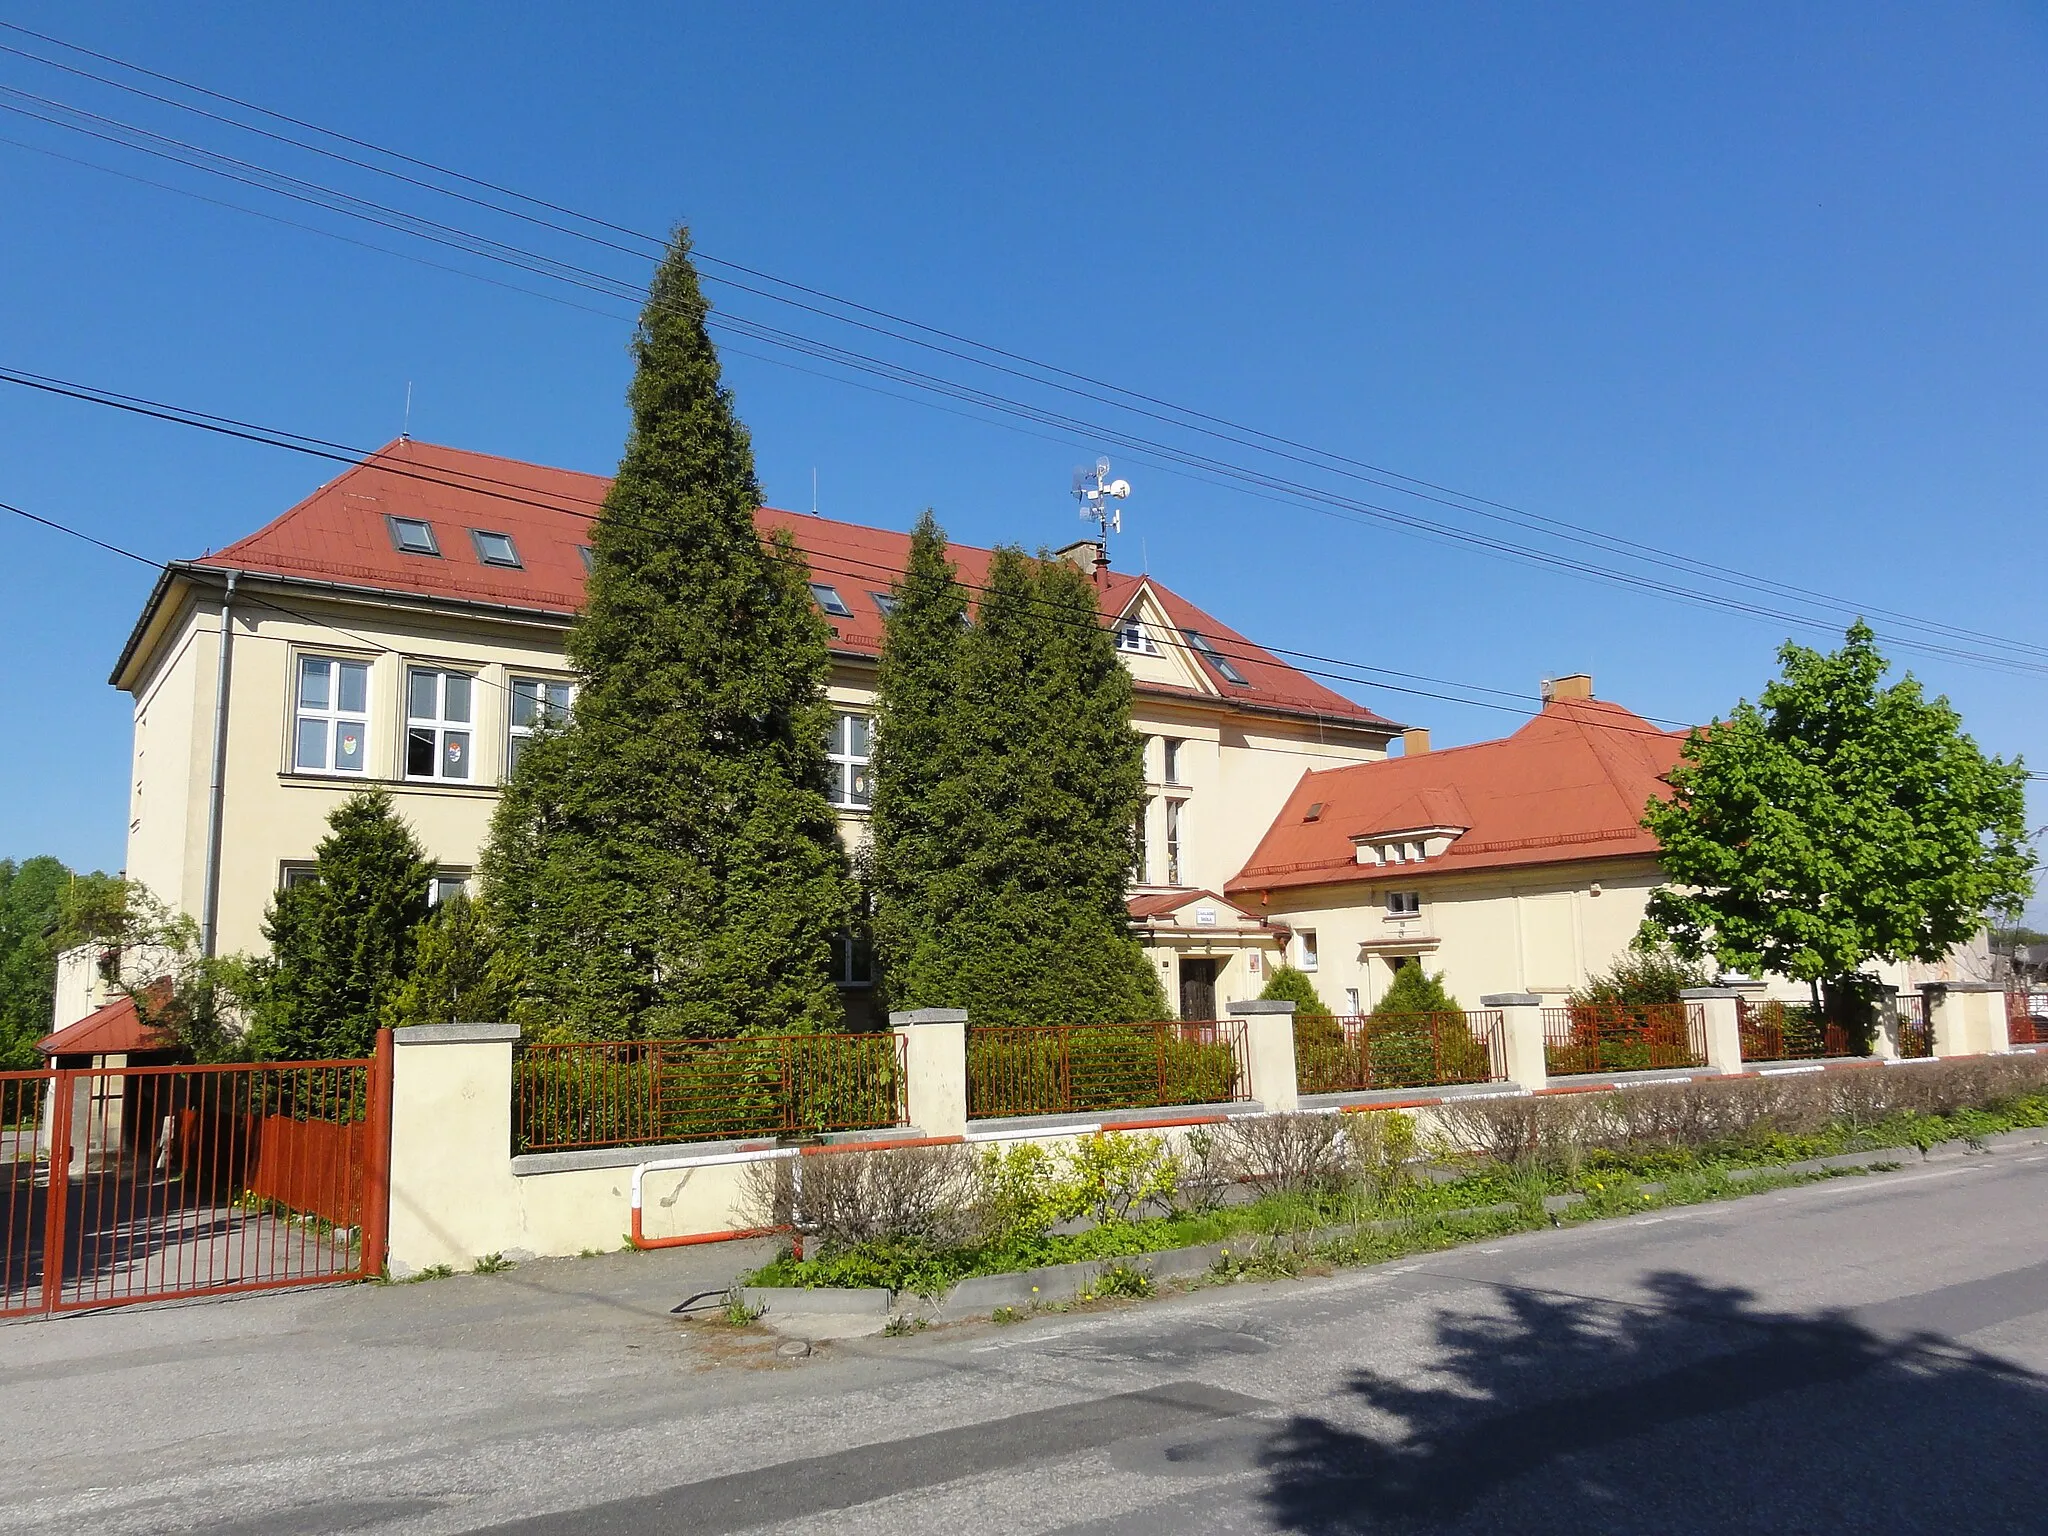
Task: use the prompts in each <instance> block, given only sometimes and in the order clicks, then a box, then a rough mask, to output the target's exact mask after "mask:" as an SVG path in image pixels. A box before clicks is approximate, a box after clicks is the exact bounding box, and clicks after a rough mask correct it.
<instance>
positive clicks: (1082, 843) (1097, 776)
mask: <svg viewBox="0 0 2048 1536" xmlns="http://www.w3.org/2000/svg"><path fill="white" fill-rule="evenodd" d="M958 645H959V663H958V667H957V671H956V682H955V688H954V698H953V717H954V726H953V729H952V731H951V732H950V733H948V734H949V736H950V750H951V751H952V753H953V754H954V763H953V766H952V767H951V769H950V771H949V773H948V776H947V784H946V788H945V791H944V793H945V795H946V796H948V797H950V798H948V799H946V800H944V801H942V804H943V805H944V807H945V808H946V810H947V811H949V812H950V813H951V819H950V820H949V821H948V822H946V823H945V825H944V828H943V835H944V836H945V837H946V838H947V839H948V840H949V842H950V847H949V848H947V849H946V850H944V853H943V856H942V857H941V858H940V859H939V860H937V862H936V867H935V870H934V873H933V876H932V879H931V885H930V891H931V895H930V896H929V898H928V899H927V900H926V902H925V904H924V910H925V913H926V914H927V915H926V917H925V922H926V925H927V929H926V934H925V936H924V937H923V938H922V940H921V941H920V942H919V943H918V945H917V946H916V947H915V949H914V951H913V955H912V962H911V965H910V968H909V972H908V974H907V975H901V976H899V977H897V978H896V979H895V981H893V982H892V988H893V989H894V990H892V993H891V997H892V1001H894V1002H897V1003H898V1004H899V1005H904V1006H944V1005H951V1006H961V1007H965V1008H966V1009H967V1010H968V1013H969V1017H970V1018H972V1019H975V1020H978V1021H979V1022H981V1023H984V1024H999V1023H1050V1022H1102V1021H1109V1020H1128V1019H1142V1018H1154V1017H1158V1016H1160V1015H1161V1014H1162V1013H1163V1012H1164V1009H1165V999H1164V997H1163V995H1162V994H1161V992H1160V989H1159V984H1158V981H1157V979H1156V978H1155V977H1154V976H1153V974H1152V969H1151V967H1150V966H1149V965H1148V964H1147V963H1146V961H1145V957H1144V952H1143V950H1142V949H1141V948H1140V947H1139V945H1138V942H1137V940H1136V939H1135V938H1134V937H1132V935H1131V932H1130V926H1129V918H1128V914H1127V911H1126V908H1125V905H1124V901H1125V892H1126V887H1127V884H1128V881H1129V878H1130V868H1131V862H1132V855H1133V851H1134V850H1133V846H1132V828H1133V826H1134V824H1135V822H1136V818H1137V810H1138V806H1139V804H1140V802H1141V799H1142V796H1143V793H1144V766H1143V760H1142V756H1141V749H1140V743H1139V739H1138V737H1137V736H1136V734H1135V733H1134V732H1133V731H1132V730H1131V681H1130V675H1129V674H1128V673H1127V672H1126V671H1125V670H1124V669H1123V666H1122V665H1121V664H1120V663H1119V662H1118V660H1117V657H1116V649H1115V643H1114V641H1113V639H1112V638H1111V636H1110V634H1109V632H1108V630H1106V629H1105V628H1104V627H1103V625H1102V622H1101V615H1100V613H1099V611H1098V609H1097V606H1096V599H1095V592H1094V588H1093V586H1092V584H1091V583H1090V581H1089V579H1088V577H1087V576H1086V575H1085V574H1083V573H1082V572H1080V571H1079V570H1077V569H1075V568H1074V567H1072V566H1070V565H1067V564H1066V563H1065V562H1063V561H1058V560H1044V561H1036V562H1034V561H1032V560H1029V559H1027V558H1026V557H1025V556H1024V555H1023V554H1022V552H1020V551H1018V550H1015V549H1002V550H998V551H996V554H995V558H994V559H993V560H992V561H991V562H990V566H989V576H988V584H987V587H986V588H985V590H984V592H983V595H982V599H981V604H980V610H979V614H978V617H977V620H976V622H975V624H974V626H973V628H972V629H970V630H968V631H967V632H966V634H965V635H964V636H963V637H962V638H961V639H960V641H959V642H958Z"/></svg>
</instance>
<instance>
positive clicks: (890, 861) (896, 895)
mask: <svg viewBox="0 0 2048 1536" xmlns="http://www.w3.org/2000/svg"><path fill="white" fill-rule="evenodd" d="M966 619H967V593H966V590H965V589H964V588H963V587H962V586H961V585H960V584H959V582H958V581H956V580H955V579H954V571H953V564H952V562H951V561H950V560H948V559H947V558H946V535H945V531H944V530H943V529H941V528H940V527H939V524H938V521H937V519H936V518H934V517H933V516H932V514H931V512H930V511H929V510H927V511H926V512H925V514H924V515H923V516H922V517H920V518H919V519H918V520H917V527H916V529H915V530H914V531H913V532H912V533H911V536H910V560H909V563H908V565H907V566H906V567H905V569H904V573H903V580H902V582H901V584H899V585H898V587H897V588H896V601H895V607H894V608H893V610H892V611H891V612H890V614H889V618H888V622H887V623H886V625H884V627H883V632H882V656H881V666H880V670H879V673H878V676H877V679H876V687H875V742H874V761H873V771H874V778H873V782H874V786H875V787H874V802H873V806H872V809H871V811H870V813H869V818H868V828H869V837H870V842H869V845H868V856H867V870H866V875H867V882H868V886H869V889H870V891H871V892H872V894H873V897H874V908H875V910H874V932H875V959H876V963H877V968H878V970H879V972H880V975H881V978H882V984H883V988H884V991H885V993H886V994H887V995H888V996H889V997H890V999H891V1000H892V1002H893V1001H895V1000H896V999H897V998H898V996H899V993H900V990H901V989H900V988H899V987H898V986H897V984H896V983H895V982H893V981H892V980H891V978H892V977H901V978H904V979H905V980H906V981H907V980H908V978H909V977H911V976H912V975H913V974H916V972H917V971H918V969H919V961H918V958H917V956H918V950H919V948H920V946H921V945H926V944H929V943H930V941H931V938H932V932H933V913H932V911H931V901H932V898H933V895H934V891H933V882H934V880H935V879H936V877H937V876H938V874H939V872H940V871H941V870H942V869H944V868H945V866H946V864H947V862H948V861H949V860H950V859H951V857H952V856H953V847H954V843H955V840H956V837H957V834H958V831H959V823H960V807H959V803H958V802H959V796H958V793H957V774H958V768H959V749H958V743H957V742H956V741H955V739H954V736H955V730H956V725H957V721H956V718H955V710H954V705H955V700H956V688H957V684H958V674H959V665H960V643H961V638H962V634H963V631H964V628H965V624H966Z"/></svg>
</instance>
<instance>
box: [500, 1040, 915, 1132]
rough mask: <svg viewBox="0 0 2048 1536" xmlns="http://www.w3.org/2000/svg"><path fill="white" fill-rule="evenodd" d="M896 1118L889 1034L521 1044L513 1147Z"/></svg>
mask: <svg viewBox="0 0 2048 1536" xmlns="http://www.w3.org/2000/svg"><path fill="white" fill-rule="evenodd" d="M906 1119H908V1115H907V1113H906V1110H905V1104H904V1055H903V1042H902V1041H901V1039H899V1038H898V1037H897V1036H896V1035H894V1034H860V1035H854V1034H835V1035H752V1036H742V1037H740V1038H738V1039H733V1040H632V1041H623V1040H603V1041H578V1042H575V1043H572V1044H567V1045H529V1046H526V1047H524V1048H523V1049H522V1050H521V1051H520V1053H519V1056H518V1058H517V1060H516V1061H515V1062H514V1064H513V1120H512V1144H513V1150H514V1151H515V1152H563V1151H571V1150H575V1149H578V1148H589V1147H631V1146H655V1145H660V1144H662V1143H665V1142H682V1141H722V1140H727V1139H732V1138H739V1137H747V1136H794V1135H803V1134H807V1133H818V1132H824V1131H863V1130H876V1129H881V1128H885V1127H888V1126H893V1125H901V1124H903V1123H904V1121H905V1120H906Z"/></svg>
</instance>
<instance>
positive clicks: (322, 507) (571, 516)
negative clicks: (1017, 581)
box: [191, 441, 1391, 727]
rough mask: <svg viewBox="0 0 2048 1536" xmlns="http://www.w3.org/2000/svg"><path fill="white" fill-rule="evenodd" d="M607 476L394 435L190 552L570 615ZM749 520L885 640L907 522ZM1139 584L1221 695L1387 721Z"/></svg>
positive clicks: (1117, 606)
mask: <svg viewBox="0 0 2048 1536" xmlns="http://www.w3.org/2000/svg"><path fill="white" fill-rule="evenodd" d="M610 483H611V482H610V481H609V480H607V479H606V478H605V477H603V476H601V475H587V474H581V473H578V472H576V471H574V470H566V469H547V468H543V467H541V466H540V465H536V464H526V463H522V462H520V461H519V460H517V459H501V458H496V457H494V456H492V455H489V454H481V453H471V452H468V451H467V450H464V449H459V448H443V447H437V446H435V445H433V444H430V443H418V442H407V441H399V442H394V443H389V444H387V445H385V446H384V447H383V448H380V449H378V450H377V452H375V453H373V454H371V455H370V456H369V458H367V459H365V460H364V461H363V462H362V463H360V464H357V465H352V466H351V467H349V468H348V469H346V470H344V471H343V472H342V473H341V474H340V475H338V476H337V477H336V478H335V479H333V480H332V481H330V482H328V483H327V484H326V485H323V486H322V487H320V489H319V490H317V491H315V492H314V493H313V494H312V495H311V496H308V497H307V498H306V499H305V500H304V501H302V502H300V503H299V504H298V505H297V506H295V507H293V508H292V509H291V510H290V511H288V512H286V513H285V514H284V515H283V516H281V517H279V518H277V519H276V520H275V521H273V522H271V523H270V524H268V525H267V526H265V527H263V528H261V529H258V530H257V531H256V532H255V533H252V534H250V535H249V536H248V537H247V538H244V539H240V540H237V541H236V542H235V543H233V544H230V545H229V546H228V547H227V548H226V549H223V550H220V551H219V552H218V553H215V554H212V555H208V556H206V557H205V558H203V559H200V560H196V561H193V562H191V563H192V564H194V565H199V566H211V567H215V568H219V569H233V570H238V571H245V572H260V573H266V574H269V575H274V576H281V577H293V578H298V579H300V580H312V581H320V582H324V583H328V584H332V585H337V586H346V587H358V588H363V589H368V590H374V591H379V592H398V593H406V594H410V595H413V596H417V597H423V598H429V599H432V598H441V599H447V600H454V601H460V602H470V603H488V604H498V605H503V606H505V607H509V608H516V609H520V610H524V611H528V612H538V613H544V614H549V615H556V616H562V617H566V616H568V615H571V614H573V613H574V612H575V611H576V610H577V608H578V607H580V606H581V604H582V601H583V577H584V570H583V556H582V554H581V552H580V547H581V546H583V545H586V544H588V543H589V542H590V533H589V527H590V519H591V518H592V517H593V516H595V515H596V513H597V511H598V509H599V507H600V506H601V505H602V504H603V501H604V495H605V491H606V489H607V487H608V486H609V485H610ZM390 516H397V517H408V518H419V519H422V520H424V521H426V522H428V523H430V524H432V525H433V528H434V533H435V536H436V541H437V542H438V544H439V545H440V550H441V553H440V555H439V557H438V558H436V557H434V556H428V555H410V554H405V553H402V552H401V551H400V550H399V549H398V548H397V547H396V545H395V544H394V543H393V541H392V537H391V532H390V528H389V525H388V524H387V523H386V521H385V519H386V518H387V517H390ZM758 522H759V525H760V527H761V528H762V529H763V530H764V531H769V530H784V531H786V532H787V533H788V534H789V536H790V538H791V540H792V541H793V542H794V543H795V544H796V546H797V548H798V549H799V550H801V551H802V552H803V554H804V556H805V558H806V559H807V560H808V561H809V562H810V564H811V568H812V576H813V579H814V580H816V581H819V582H823V583H828V584H830V585H831V586H833V587H836V588H837V589H838V591H839V593H840V596H841V597H842V598H843V599H844V600H845V602H846V606H847V607H848V608H850V609H851V610H852V613H851V615H850V616H849V617H837V616H834V617H832V618H831V620H830V622H831V623H832V625H833V627H834V630H835V632H836V636H837V638H836V640H835V642H834V644H835V648H836V649H838V650H840V651H843V652H846V653H849V654H853V655H860V656H872V655H874V654H875V653H876V652H877V651H878V650H879V648H880V646H881V640H882V613H881V610H880V609H879V608H878V607H876V605H875V602H874V597H873V595H872V594H874V593H878V592H879V593H884V594H886V593H887V592H888V591H889V590H890V588H891V586H892V585H893V584H894V582H895V580H896V578H897V576H898V574H899V573H900V572H901V571H902V569H903V566H904V564H905V562H906V560H907V559H908V556H909V549H910V535H909V534H907V533H897V532H894V531H892V530H889V529H882V528H868V527H864V526H862V525H860V524H858V523H842V522H835V521H833V520H832V519H830V518H823V517H809V516H805V515H803V514H801V513H796V512H779V511H775V510H773V509H772V508H763V509H762V510H761V512H760V514H759V517H758ZM472 529H480V530H484V531H488V532H493V533H504V534H509V535H510V536H511V538H512V541H513V543H514V545H515V546H516V548H517V550H518V554H519V558H520V561H521V567H520V568H519V569H516V570H515V569H512V568H510V567H504V566H492V565H486V564H484V563H483V561H482V560H481V558H480V557H479V556H478V553H477V550H476V548H475V546H474V544H473V543H472V541H471V539H470V531H471V530H472ZM951 553H952V558H953V561H954V563H955V564H956V565H957V566H958V567H959V570H960V579H961V580H962V581H963V582H965V583H966V584H967V585H969V586H970V587H978V586H981V585H983V584H985V582H986V579H987V575H988V562H989V556H990V551H988V550H985V549H976V548H974V547H972V546H970V545H964V544H955V545H953V546H952V551H951ZM1140 587H1149V589H1150V590H1151V592H1152V593H1153V595H1154V596H1155V597H1156V598H1157V599H1158V601H1159V604H1160V606H1161V607H1162V608H1163V609H1164V610H1165V612H1166V615H1167V617H1168V618H1169V619H1171V620H1172V622H1173V623H1174V624H1175V626H1177V627H1179V628H1183V629H1193V630H1197V631H1199V632H1200V633H1202V634H1203V635H1204V636H1205V637H1207V638H1208V639H1209V640H1210V641H1212V642H1213V643H1214V644H1215V645H1216V646H1217V647H1218V648H1219V649H1221V650H1222V651H1223V652H1224V653H1225V654H1226V655H1228V656H1229V658H1230V659H1231V661H1232V662H1233V663H1234V664H1235V665H1236V666H1237V668H1238V670H1239V671H1240V672H1241V673H1243V675H1244V677H1245V679H1246V683H1247V684H1248V686H1240V685H1237V684H1233V683H1231V682H1229V681H1227V680H1226V679H1224V678H1223V677H1222V676H1221V675H1220V674H1218V673H1217V672H1216V671H1215V670H1214V668H1213V666H1212V664H1211V663H1209V662H1208V661H1207V660H1201V661H1199V663H1198V664H1199V665H1200V666H1201V667H1202V669H1203V670H1204V671H1205V672H1206V673H1207V675H1208V677H1209V680H1210V681H1211V683H1213V684H1214V685H1215V687H1216V689H1217V691H1218V693H1219V694H1221V696H1222V697H1223V698H1224V699H1225V700H1227V701H1232V702H1239V703H1243V704H1246V705H1250V706H1252V707H1255V708H1261V709H1270V710H1278V711H1281V712H1283V713H1288V714H1308V715H1316V716H1321V717H1326V718H1333V719H1338V720H1344V721H1349V722H1355V723H1357V724H1361V725H1378V726H1389V727H1390V726H1391V722H1389V721H1387V720H1386V719H1385V718H1384V717H1382V716H1380V715H1377V714H1375V713H1374V712H1373V711H1371V710H1369V709H1367V708H1365V707H1364V706H1363V705H1361V704H1356V703H1353V702H1352V701H1351V700H1349V699H1347V698H1344V697H1343V696H1342V695H1340V694H1338V693H1335V692H1333V691H1332V690H1330V689H1328V688H1325V687H1324V686H1322V684H1320V683H1318V682H1316V681H1315V680H1314V679H1313V678H1310V677H1308V676H1306V675H1304V674H1303V673H1301V672H1300V671H1298V670H1296V669H1295V668H1293V667H1291V666H1288V665H1287V664H1286V663H1285V662H1282V661H1281V660H1279V659H1278V658H1277V657H1274V656H1272V655H1270V654H1269V653H1268V652H1266V651H1264V650H1262V649H1260V648H1259V647H1258V646H1255V645H1253V644H1252V643H1251V642H1250V641H1248V640H1246V639H1245V638H1244V637H1243V636H1242V635H1240V634H1238V633H1237V632H1236V631H1235V630H1233V629H1231V628H1230V627H1229V626H1228V625H1226V624H1223V623H1220V622H1219V621H1217V620H1216V619H1215V618H1213V617H1212V616H1210V615H1209V614H1207V613H1205V612H1203V611H1202V610H1201V609H1199V608H1197V607H1195V606H1194V605H1193V604H1192V603H1189V602H1186V601H1185V600H1183V599H1182V598H1181V597H1180V596H1179V595H1178V594H1176V593H1174V592H1172V591H1170V590H1168V589H1167V588H1165V587H1162V586H1161V585H1160V584H1159V583H1158V582H1156V581H1151V580H1150V579H1149V578H1146V577H1140V576H1131V575H1127V574H1124V573H1122V572H1118V571H1110V572H1107V573H1105V574H1104V577H1103V579H1102V581H1101V583H1100V586H1099V588H1098V590H1099V592H1100V600H1101V604H1102V608H1103V611H1104V612H1105V613H1108V614H1120V613H1122V612H1123V611H1124V610H1125V609H1127V608H1128V607H1129V606H1130V604H1131V602H1132V600H1133V599H1134V598H1135V597H1136V596H1137V593H1138V590H1139V589H1140ZM1138 687H1139V689H1140V690H1141V691H1143V692H1146V693H1152V694H1164V695H1169V696H1170V695H1176V694H1177V695H1181V696H1184V697H1187V698H1189V699H1200V698H1203V697H1206V695H1203V694H1202V693H1200V692H1199V691H1198V690H1195V689H1192V688H1186V689H1183V688H1173V687H1169V686H1164V685H1161V684H1157V683H1147V682H1142V681H1141V682H1140V683H1139V684H1138Z"/></svg>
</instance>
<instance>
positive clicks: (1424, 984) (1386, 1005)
mask: <svg viewBox="0 0 2048 1536" xmlns="http://www.w3.org/2000/svg"><path fill="white" fill-rule="evenodd" d="M1464 1011H1465V1010H1464V1007H1463V1006H1462V1005H1461V1004H1460V1003H1459V1002H1458V1000H1457V999H1456V998H1455V997H1453V996H1451V994H1450V993H1448V992H1446V991H1445V990H1444V973H1443V972H1442V971H1438V972H1437V973H1436V974H1435V975H1434V976H1432V975H1430V974H1429V972H1427V971H1425V970H1424V969H1423V968H1422V962H1421V961H1419V960H1411V961H1409V962H1408V963H1407V964H1406V965H1404V966H1402V967H1401V968H1400V969H1399V970H1398V971H1396V972H1394V979H1393V981H1392V982H1391V983H1389V984H1388V986H1387V990H1386V992H1385V994H1384V995H1382V996H1381V998H1380V1000H1379V1002H1378V1003H1377V1004H1375V1005H1374V1007H1373V1010H1372V1016H1373V1017H1374V1018H1376V1019H1377V1018H1380V1017H1383V1016H1385V1015H1388V1014H1400V1013H1463V1012H1464Z"/></svg>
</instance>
